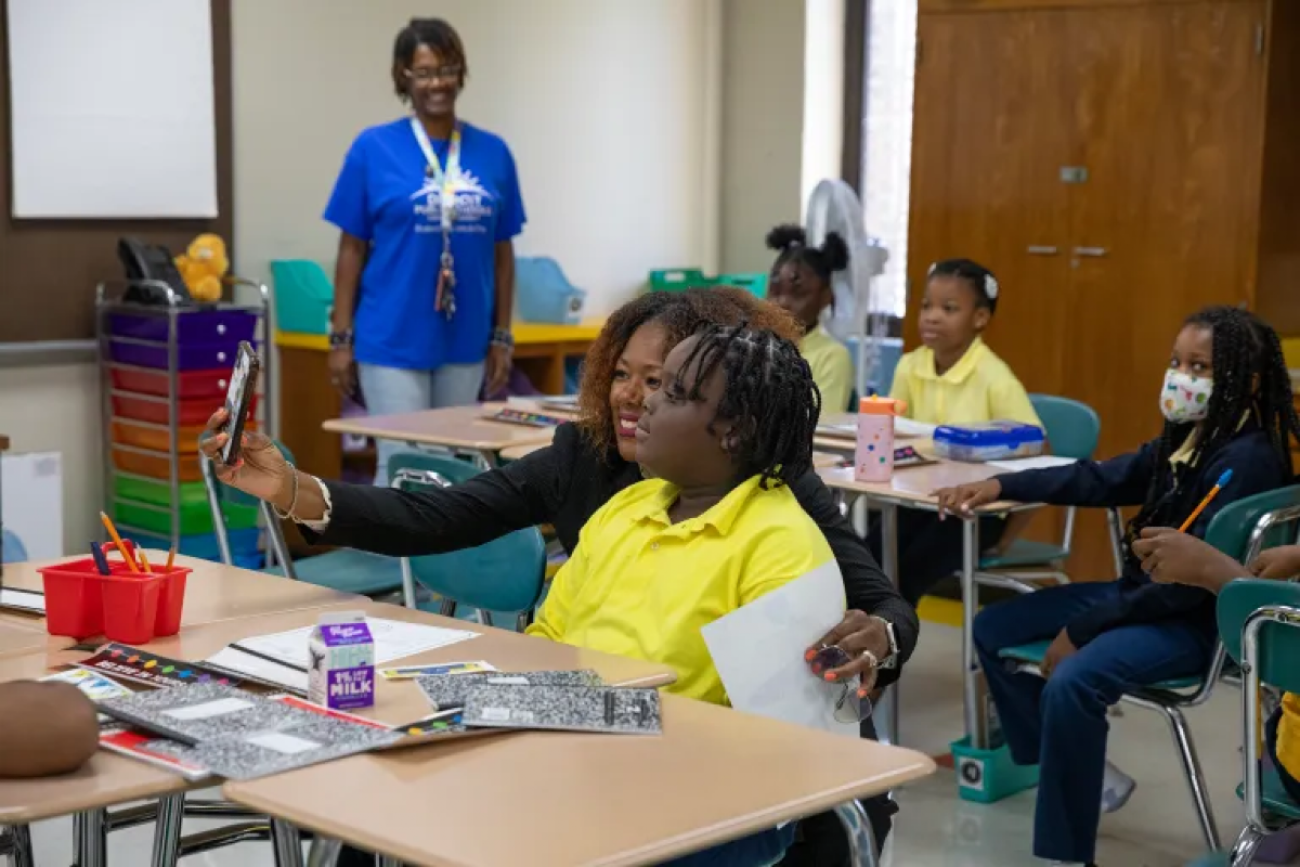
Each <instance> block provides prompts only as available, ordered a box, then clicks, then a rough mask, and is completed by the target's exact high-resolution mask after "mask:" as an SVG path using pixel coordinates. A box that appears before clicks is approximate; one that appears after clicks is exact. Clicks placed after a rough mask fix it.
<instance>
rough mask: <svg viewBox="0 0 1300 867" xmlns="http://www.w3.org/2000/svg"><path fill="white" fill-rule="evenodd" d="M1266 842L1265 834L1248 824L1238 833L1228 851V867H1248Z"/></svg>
mask: <svg viewBox="0 0 1300 867" xmlns="http://www.w3.org/2000/svg"><path fill="white" fill-rule="evenodd" d="M1263 842H1264V834H1263V833H1261V832H1260V831H1259V830H1258V829H1256V828H1255V827H1254V826H1252V825H1250V824H1247V825H1246V827H1244V828H1242V829H1241V833H1240V834H1238V835H1237V841H1236V842H1235V843H1233V844H1232V850H1231V851H1230V852H1228V867H1247V865H1249V864H1250V863H1251V862H1253V861H1254V860H1255V853H1256V852H1257V851H1259V847H1260V845H1261V844H1263Z"/></svg>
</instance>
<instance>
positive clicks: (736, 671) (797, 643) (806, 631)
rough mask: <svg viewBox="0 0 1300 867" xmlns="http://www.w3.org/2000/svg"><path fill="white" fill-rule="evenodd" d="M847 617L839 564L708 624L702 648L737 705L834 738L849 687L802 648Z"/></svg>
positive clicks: (843, 730)
mask: <svg viewBox="0 0 1300 867" xmlns="http://www.w3.org/2000/svg"><path fill="white" fill-rule="evenodd" d="M843 617H844V579H843V578H842V577H841V575H840V569H839V566H838V565H837V564H836V563H835V561H834V560H832V561H830V562H829V563H827V564H826V565H824V566H819V567H818V568H816V569H814V570H812V571H811V572H809V573H808V574H807V575H804V576H802V577H801V578H797V579H796V580H794V581H791V582H790V583H789V584H786V585H785V586H784V587H781V588H779V589H777V590H773V591H772V592H771V593H768V594H767V595H765V596H762V597H760V598H759V599H756V600H755V601H753V602H751V603H749V604H748V605H746V606H744V607H743V608H740V609H737V610H736V611H733V612H731V613H730V614H728V615H726V616H725V617H720V618H718V619H717V620H715V621H714V622H712V623H710V624H709V625H708V626H705V627H704V629H703V630H701V631H702V633H703V635H704V643H705V644H707V645H708V648H709V653H710V654H711V655H712V656H713V664H714V666H715V667H716V668H717V669H718V674H719V676H721V678H722V685H723V686H724V687H726V689H727V697H728V698H729V699H730V700H731V706H732V707H734V708H736V709H737V710H742V711H745V712H746V713H753V714H758V715H759V716H766V717H771V718H773V719H779V720H784V721H785V722H791V723H795V724H797V725H804V726H809V727H810V728H816V729H822V730H823V731H828V732H833V733H835V734H842V735H847V736H849V737H854V738H856V737H858V727H857V726H856V725H845V724H843V723H838V722H836V721H835V718H834V716H833V713H834V710H835V702H836V701H837V700H838V699H839V697H840V693H841V691H842V690H843V687H842V686H841V685H839V684H829V683H826V682H824V681H822V680H819V679H818V678H817V677H815V676H814V675H813V673H812V671H811V670H810V669H809V668H808V664H807V663H806V662H805V661H804V651H806V650H807V649H808V647H810V646H811V645H812V644H814V643H815V642H816V641H817V639H819V638H821V637H822V636H823V635H825V634H826V633H827V632H830V631H831V629H832V628H834V627H835V625H836V624H837V623H839V622H840V620H842V619H843Z"/></svg>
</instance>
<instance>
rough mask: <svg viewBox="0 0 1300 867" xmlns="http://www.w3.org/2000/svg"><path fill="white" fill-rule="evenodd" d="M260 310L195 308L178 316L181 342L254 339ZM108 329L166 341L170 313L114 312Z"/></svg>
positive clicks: (121, 333) (177, 332)
mask: <svg viewBox="0 0 1300 867" xmlns="http://www.w3.org/2000/svg"><path fill="white" fill-rule="evenodd" d="M257 318H258V317H257V314H256V313H254V312H253V311H251V310H221V309H219V308H218V309H208V310H193V311H187V312H185V313H181V314H179V315H178V316H177V317H176V339H177V341H179V342H180V343H223V342H230V341H234V342H235V343H236V344H238V343H239V341H241V340H252V339H253V335H254V334H255V333H256V332H257ZM108 331H109V333H110V334H113V335H116V336H118V337H129V338H132V339H135V340H154V341H158V342H161V343H166V342H167V340H168V334H167V316H165V315H162V316H160V315H156V314H153V315H151V314H148V313H141V314H133V313H112V314H109V317H108Z"/></svg>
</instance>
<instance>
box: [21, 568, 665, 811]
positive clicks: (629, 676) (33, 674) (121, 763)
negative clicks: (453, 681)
mask: <svg viewBox="0 0 1300 867" xmlns="http://www.w3.org/2000/svg"><path fill="white" fill-rule="evenodd" d="M236 571H238V570H236ZM259 577H261V578H264V579H265V580H267V581H279V582H285V583H292V582H289V581H288V579H285V578H278V577H276V576H269V575H268V576H259ZM336 607H338V606H336ZM343 607H345V608H347V609H349V610H362V611H365V612H366V613H367V615H368V616H371V617H383V618H389V619H394V620H407V621H417V622H421V623H428V624H430V625H434V626H444V627H449V628H457V629H469V630H471V631H474V632H478V633H480V634H479V635H478V637H476V638H473V639H470V640H469V641H465V642H461V643H459V644H454V645H451V646H448V647H443V648H439V649H437V650H432V651H429V652H427V653H422V654H417V655H415V656H410V657H406V658H403V659H402V660H400V661H397V662H394V663H393V664H394V665H416V664H421V663H429V662H451V661H458V660H467V659H484V660H487V661H488V662H491V663H492V664H493V665H495V666H496V667H497V668H499V669H501V670H503V671H512V670H514V671H519V670H529V669H582V668H591V669H594V670H595V671H597V672H598V673H599V674H600V675H601V677H603V678H604V679H605V680H606V682H608V683H612V684H618V685H625V686H632V685H637V686H663V685H665V684H669V683H672V682H673V681H674V680H675V679H676V675H675V674H674V672H673V671H672V670H671V669H669V668H668V667H666V666H663V665H659V664H656V663H649V662H643V661H640V660H634V659H624V658H622V657H616V656H610V655H607V654H602V653H596V652H593V651H589V650H583V649H580V648H576V647H570V646H568V645H564V644H557V643H554V642H550V641H546V640H544V639H538V638H530V637H528V636H524V635H519V634H516V633H512V632H506V631H504V630H500V629H493V628H490V627H486V626H481V625H479V624H476V623H467V622H466V621H463V620H450V619H448V618H444V617H439V616H437V615H434V614H428V613H425V612H421V611H412V610H409V609H406V608H400V607H397V606H393V605H384V604H382V603H374V602H369V601H368V600H362V601H361V604H346V605H344V606H343ZM320 612H321V609H316V610H300V611H292V612H286V613H280V614H264V615H261V616H257V617H246V618H241V619H239V620H225V621H220V622H216V623H210V624H207V625H204V626H194V627H187V628H185V629H183V630H182V631H181V632H180V634H178V635H176V636H173V637H170V638H162V639H158V640H156V641H153V642H150V643H149V644H147V645H144V647H145V648H147V649H149V650H150V651H152V652H154V653H158V654H160V655H165V656H170V657H172V658H178V659H184V660H189V661H198V660H202V659H204V658H206V657H208V656H211V655H212V654H214V653H216V652H217V651H218V650H220V649H221V648H223V647H225V646H226V645H227V644H229V643H230V642H232V641H238V640H239V639H242V638H248V637H250V636H254V635H263V634H267V633H273V632H283V631H285V630H289V629H297V628H301V627H303V626H309V625H311V624H313V623H315V622H316V619H317V617H318V616H319V614H320ZM4 634H5V633H4V629H3V628H0V635H4ZM39 638H40V639H41V645H40V646H39V647H38V648H36V649H34V650H29V651H28V652H25V653H21V654H18V655H13V656H8V657H4V656H3V655H0V683H3V682H7V681H13V680H35V679H37V678H41V677H44V676H46V675H47V674H51V673H53V672H54V671H57V670H60V669H62V668H65V667H67V666H70V665H71V664H72V663H74V662H76V661H78V660H81V659H84V658H86V657H88V656H89V655H90V654H89V653H87V652H86V651H84V650H69V649H68V648H69V647H70V646H71V645H72V644H73V643H74V642H73V641H72V639H67V638H64V639H50V638H48V637H46V636H43V635H42V636H39ZM47 641H48V643H47ZM361 713H362V714H363V715H365V716H369V717H371V718H373V719H378V720H382V721H384V722H388V723H391V724H393V725H397V724H400V723H405V722H412V721H414V720H416V719H419V718H422V717H425V716H428V715H429V713H430V708H429V704H428V702H427V701H426V700H425V699H424V696H423V694H422V693H421V692H420V690H419V687H418V686H417V685H416V684H415V682H414V681H385V680H383V679H382V678H380V679H379V680H378V682H377V690H376V703H375V706H374V707H373V708H370V709H368V710H366V711H362V712H361ZM493 740H497V738H493ZM441 748H443V747H442V746H440V745H439V746H435V745H430V746H429V747H416V748H414V749H415V750H416V751H417V752H418V751H422V750H426V749H435V750H436V749H441ZM188 787H190V784H187V783H186V782H185V781H184V780H182V779H181V778H180V777H178V776H176V775H175V774H170V773H167V772H165V771H162V770H158V769H154V768H151V767H150V766H149V765H146V764H143V763H141V762H137V761H135V760H132V759H128V758H124V757H119V756H115V755H111V754H108V753H105V752H103V751H102V750H101V751H100V752H99V753H98V754H97V755H96V757H95V758H94V760H92V762H91V763H90V765H89V766H87V768H85V769H83V770H82V771H80V772H78V773H77V774H74V775H71V776H69V777H60V778H55V779H51V780H41V781H0V825H3V824H24V823H29V822H34V821H39V820H42V819H46V818H50V817H53V816H61V815H66V814H68V813H72V812H79V811H83V810H98V809H103V808H106V807H111V806H115V805H118V804H122V803H126V802H128V801H134V800H139V799H143V798H153V797H159V796H161V795H165V794H169V793H174V792H179V791H183V790H185V789H186V788H188Z"/></svg>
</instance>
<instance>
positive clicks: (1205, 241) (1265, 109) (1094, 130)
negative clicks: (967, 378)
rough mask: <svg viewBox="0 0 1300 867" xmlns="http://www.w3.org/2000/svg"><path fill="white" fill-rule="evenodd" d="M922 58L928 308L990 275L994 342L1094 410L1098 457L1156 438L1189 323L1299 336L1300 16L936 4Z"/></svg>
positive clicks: (1228, 6)
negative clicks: (963, 280)
mask: <svg viewBox="0 0 1300 867" xmlns="http://www.w3.org/2000/svg"><path fill="white" fill-rule="evenodd" d="M1085 7H1086V8H1085ZM919 40H920V42H919V46H920V47H919V51H918V62H917V76H916V109H915V129H914V141H913V161H912V204H911V228H910V241H909V256H908V273H909V277H910V285H911V287H912V294H911V298H910V301H911V304H910V307H911V309H913V310H914V309H915V308H916V306H917V305H918V303H919V299H920V292H921V291H922V289H923V286H924V282H925V274H926V270H927V268H928V266H929V264H930V263H931V262H932V261H934V260H936V259H940V258H945V257H950V256H967V257H970V258H972V259H976V260H977V261H980V262H981V263H983V264H985V265H987V266H989V267H990V268H991V269H992V270H993V271H994V272H995V273H996V274H997V275H998V277H999V280H1000V283H1001V285H1002V287H1003V293H1002V295H1001V297H1000V298H999V300H998V313H997V316H996V318H995V321H994V323H993V325H992V326H991V328H990V330H989V334H988V335H987V337H988V340H989V342H990V344H991V345H992V346H993V348H994V349H995V350H996V351H997V352H998V354H1000V355H1001V356H1002V357H1003V358H1004V359H1005V360H1006V361H1007V362H1008V363H1009V364H1010V365H1011V366H1012V368H1013V369H1014V370H1015V371H1016V373H1017V374H1018V375H1019V376H1020V378H1021V379H1022V380H1023V381H1024V383H1025V386H1026V387H1027V388H1028V389H1029V390H1030V391H1034V392H1045V393H1049V394H1060V395H1064V396H1067V397H1072V398H1075V399H1077V400H1081V401H1083V402H1085V403H1087V404H1089V405H1090V406H1092V407H1093V408H1094V409H1096V410H1097V412H1098V413H1099V414H1100V416H1101V419H1102V436H1101V444H1100V448H1099V455H1100V456H1103V457H1106V456H1112V455H1114V454H1117V453H1119V452H1122V451H1125V450H1129V449H1132V448H1133V447H1135V446H1136V445H1137V444H1139V443H1141V442H1143V441H1145V440H1147V439H1150V438H1151V437H1152V436H1154V435H1155V434H1156V433H1157V432H1158V431H1159V429H1160V425H1161V418H1160V415H1159V412H1158V409H1157V403H1156V395H1157V391H1158V388H1159V382H1160V377H1161V376H1162V374H1163V369H1164V368H1165V366H1166V364H1167V360H1168V356H1169V350H1170V347H1171V345H1172V343H1173V339H1174V336H1175V334H1176V333H1177V330H1178V327H1179V324H1180V322H1181V321H1182V319H1183V318H1184V317H1186V316H1187V315H1188V314H1189V313H1191V312H1193V311H1195V310H1196V309H1198V308H1200V307H1203V306H1205V305H1207V304H1242V305H1247V306H1250V307H1252V309H1256V310H1257V311H1259V312H1260V313H1261V314H1263V315H1265V316H1266V317H1267V318H1269V319H1270V321H1272V322H1273V323H1274V325H1275V326H1277V327H1278V328H1279V330H1282V331H1283V332H1284V333H1286V331H1287V330H1294V331H1298V332H1300V273H1297V269H1300V213H1298V212H1297V209H1298V208H1300V205H1296V204H1294V203H1297V202H1300V169H1297V168H1296V164H1297V161H1296V160H1295V158H1294V156H1293V155H1294V154H1295V153H1296V152H1297V148H1298V147H1300V121H1297V119H1296V115H1297V113H1296V111H1295V109H1294V103H1293V97H1294V94H1295V93H1298V92H1300V60H1297V59H1296V58H1297V55H1300V4H1296V3H1292V2H1287V0H1149V2H1138V0H1124V2H1120V0H1109V2H1092V3H1088V4H1081V3H1078V2H1074V3H1071V2H1066V0H1053V2H1044V0H1039V2H1029V0H1023V2H1018V3H1017V2H1013V0H928V2H922V4H921V15H920V17H919ZM1284 94H1287V95H1288V96H1290V97H1291V98H1292V102H1291V104H1288V100H1287V99H1285V98H1284V97H1283V95H1284ZM1287 154H1290V155H1292V156H1285V155H1287ZM1292 276H1294V277H1295V279H1290V278H1291V277H1292ZM915 329H916V318H915V316H914V315H912V316H909V321H908V331H907V334H906V336H907V337H908V341H909V345H915V342H916V339H915V334H916V331H915ZM1044 523H1045V522H1041V521H1040V522H1039V524H1040V526H1039V527H1038V528H1037V530H1038V531H1040V532H1043V533H1047V534H1050V533H1052V532H1054V530H1055V528H1054V527H1051V528H1049V527H1045V526H1042V524H1044ZM1078 540H1079V545H1078V555H1077V556H1076V558H1075V560H1074V562H1073V563H1072V564H1071V571H1072V572H1074V573H1075V574H1076V575H1077V576H1078V577H1081V578H1086V577H1093V578H1103V577H1110V573H1111V572H1113V567H1112V566H1110V565H1109V564H1110V558H1109V553H1108V547H1107V541H1106V533H1105V529H1104V524H1103V522H1102V520H1101V519H1100V517H1099V516H1086V517H1085V518H1084V520H1082V521H1081V523H1080V527H1079V536H1078Z"/></svg>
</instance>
